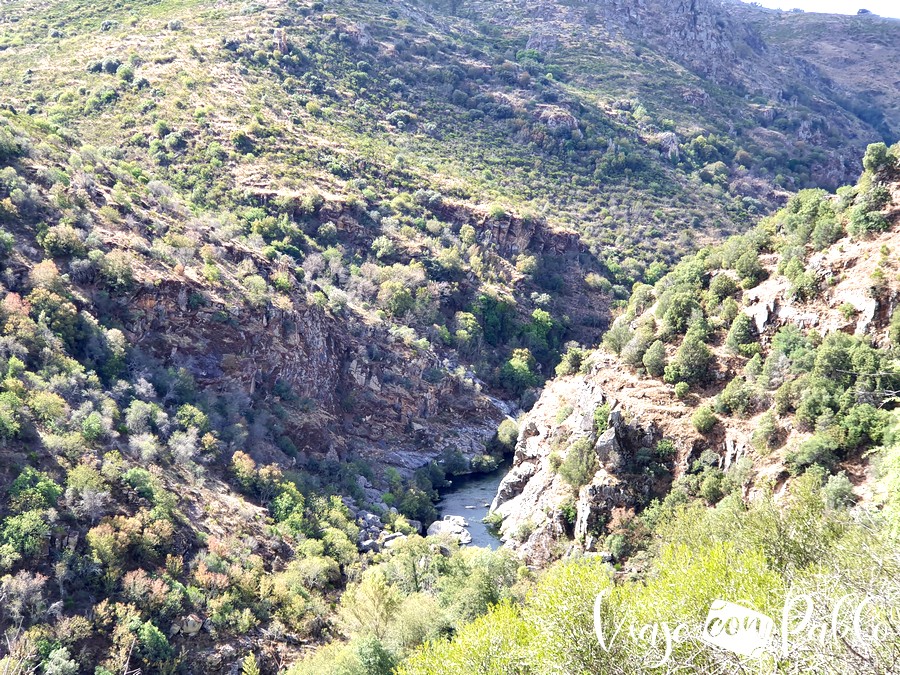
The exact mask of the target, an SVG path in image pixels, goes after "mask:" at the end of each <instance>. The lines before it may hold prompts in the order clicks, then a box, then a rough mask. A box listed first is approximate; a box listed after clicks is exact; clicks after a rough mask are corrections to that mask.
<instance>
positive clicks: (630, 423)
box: [491, 377, 659, 565]
mask: <svg viewBox="0 0 900 675" xmlns="http://www.w3.org/2000/svg"><path fill="white" fill-rule="evenodd" d="M560 409H564V410H571V412H570V413H569V414H568V416H566V417H565V419H563V420H560V419H559V418H560V416H561V414H560V412H559V411H560ZM598 409H600V410H601V411H606V410H607V409H608V413H607V414H606V415H605V416H604V415H602V414H601V416H600V419H599V424H598V423H597V422H595V417H596V416H595V411H597V410H598ZM634 413H635V411H632V410H629V409H628V408H626V407H624V406H623V405H622V404H621V403H620V402H619V401H617V400H615V399H613V398H612V397H611V396H610V395H609V394H608V393H606V391H604V388H603V387H601V386H600V385H599V384H597V383H596V382H594V381H591V380H589V379H585V378H582V377H574V378H572V377H568V378H563V379H558V380H554V381H553V382H551V383H550V384H549V385H548V386H547V388H546V389H545V390H544V392H543V394H542V396H541V398H540V400H539V401H538V403H537V404H536V405H535V407H534V408H533V409H532V410H531V411H530V412H529V413H528V414H527V416H526V417H525V419H524V421H523V423H522V425H521V427H520V434H519V439H518V442H517V444H516V451H515V457H514V459H513V467H512V469H511V470H510V472H509V473H508V474H507V476H506V477H505V478H504V479H503V481H502V482H501V484H500V487H499V489H498V491H497V496H496V497H495V498H494V501H493V503H492V504H491V513H495V514H498V515H499V516H501V517H502V518H503V521H502V524H501V526H500V533H501V536H502V538H503V541H504V542H505V545H507V546H509V547H511V548H513V549H515V550H516V551H518V552H519V553H520V554H521V555H522V556H523V558H524V559H525V560H526V561H527V562H529V563H530V564H534V565H543V564H546V563H547V562H549V561H551V560H553V559H554V558H558V557H560V556H561V555H564V554H565V553H567V552H571V550H574V549H576V548H577V549H580V550H582V551H585V552H590V551H595V550H599V549H600V548H602V547H603V545H604V541H605V537H606V534H607V525H608V524H609V523H610V521H611V520H612V517H613V514H614V513H617V512H620V513H633V512H634V510H635V508H636V507H638V506H639V505H641V504H642V503H644V502H645V501H646V500H647V499H648V497H649V496H650V495H651V493H652V492H653V490H654V487H655V486H654V480H653V479H651V478H649V477H648V476H647V475H646V474H645V473H641V472H640V471H638V470H637V467H638V465H639V463H640V459H639V458H640V456H641V453H642V451H643V452H647V451H649V450H650V449H651V448H652V447H653V445H654V443H655V442H656V441H657V440H658V439H659V432H658V430H657V428H656V426H655V424H654V422H653V420H652V419H651V417H650V416H647V415H640V414H634ZM599 427H606V428H599ZM585 442H587V443H588V444H589V446H590V449H591V450H590V451H591V452H593V453H594V454H595V456H596V458H597V467H598V468H597V471H596V473H594V474H593V476H592V477H590V478H589V480H588V482H587V484H586V485H583V486H581V487H580V488H577V489H576V488H574V487H573V486H572V485H570V484H569V483H568V482H566V480H565V479H564V478H563V477H562V475H561V474H560V471H559V466H560V462H561V461H564V459H565V457H566V455H567V453H569V452H575V450H573V447H574V446H576V444H580V445H582V446H583V445H584V443H585Z"/></svg>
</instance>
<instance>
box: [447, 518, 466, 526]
mask: <svg viewBox="0 0 900 675" xmlns="http://www.w3.org/2000/svg"><path fill="white" fill-rule="evenodd" d="M444 522H445V523H452V524H454V525H459V526H460V527H468V526H469V521H467V520H466V519H465V518H463V517H462V516H444Z"/></svg>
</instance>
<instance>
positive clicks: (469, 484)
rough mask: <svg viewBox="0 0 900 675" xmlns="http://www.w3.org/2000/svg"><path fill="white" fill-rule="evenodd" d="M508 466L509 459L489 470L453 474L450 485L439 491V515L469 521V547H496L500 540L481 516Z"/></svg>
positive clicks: (484, 512)
mask: <svg viewBox="0 0 900 675" xmlns="http://www.w3.org/2000/svg"><path fill="white" fill-rule="evenodd" d="M510 466H511V461H510V460H507V461H504V463H503V464H502V465H500V466H499V467H498V468H497V469H496V470H494V471H492V472H491V473H482V474H476V475H474V476H456V477H455V478H453V479H452V481H453V485H452V486H451V487H449V488H447V489H445V490H442V491H441V499H440V501H439V502H438V503H437V510H438V513H439V514H440V517H441V518H443V517H444V516H462V517H463V518H465V519H466V521H467V522H468V523H469V527H468V528H466V529H468V530H469V534H471V535H472V546H486V547H488V548H498V547H499V546H500V540H499V539H498V538H497V537H495V536H494V535H492V534H491V533H490V532H489V531H488V529H487V526H486V525H485V524H484V523H482V522H481V519H482V518H484V517H485V516H486V515H487V514H488V508H489V507H490V505H491V502H492V501H493V500H494V496H495V495H496V494H497V488H498V487H499V486H500V481H501V480H503V476H505V475H506V473H507V471H509V469H510Z"/></svg>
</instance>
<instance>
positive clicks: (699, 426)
mask: <svg viewBox="0 0 900 675" xmlns="http://www.w3.org/2000/svg"><path fill="white" fill-rule="evenodd" d="M718 421H719V420H718V418H717V417H716V414H715V413H714V412H713V409H712V408H711V407H710V406H708V405H703V406H700V407H699V408H697V412H695V413H694V414H693V416H692V417H691V423H692V424H693V425H694V428H695V429H696V430H697V431H699V432H700V433H701V434H705V433H707V432H708V431H710V430H711V429H712V428H713V427H714V426H715V425H716V422H718Z"/></svg>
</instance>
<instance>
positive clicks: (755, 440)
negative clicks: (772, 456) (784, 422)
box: [750, 411, 778, 455]
mask: <svg viewBox="0 0 900 675" xmlns="http://www.w3.org/2000/svg"><path fill="white" fill-rule="evenodd" d="M777 438H778V424H777V423H776V422H775V415H773V414H772V412H771V411H769V412H766V413H765V414H764V415H763V416H762V417H760V418H759V422H758V423H757V425H756V428H755V429H754V430H753V433H752V434H751V436H750V443H751V444H752V445H753V448H754V449H755V450H756V451H757V452H758V453H759V454H761V455H765V454H768V452H769V451H770V450H771V449H772V448H773V447H774V446H775V441H776V439H777Z"/></svg>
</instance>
